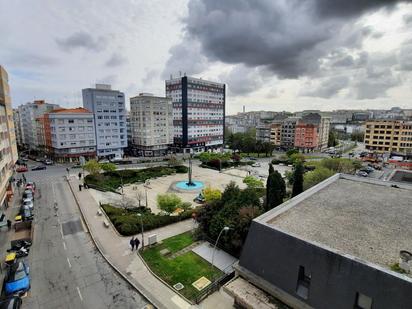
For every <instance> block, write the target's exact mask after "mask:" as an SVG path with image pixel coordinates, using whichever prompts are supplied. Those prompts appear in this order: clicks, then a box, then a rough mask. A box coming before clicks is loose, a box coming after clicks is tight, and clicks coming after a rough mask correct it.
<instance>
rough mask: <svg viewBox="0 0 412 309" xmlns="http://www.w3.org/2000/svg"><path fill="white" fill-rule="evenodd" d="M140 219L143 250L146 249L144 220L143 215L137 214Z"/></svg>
mask: <svg viewBox="0 0 412 309" xmlns="http://www.w3.org/2000/svg"><path fill="white" fill-rule="evenodd" d="M136 215H137V216H138V217H140V224H141V230H142V250H143V248H144V233H143V218H142V214H141V213H138V214H136Z"/></svg>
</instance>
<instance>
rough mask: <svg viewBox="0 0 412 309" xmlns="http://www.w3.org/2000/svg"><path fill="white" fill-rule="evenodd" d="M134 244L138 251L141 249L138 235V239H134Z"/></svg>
mask: <svg viewBox="0 0 412 309" xmlns="http://www.w3.org/2000/svg"><path fill="white" fill-rule="evenodd" d="M134 245H135V247H136V251H137V250H138V249H139V245H140V241H139V239H138V238H137V237H136V239H135V240H134Z"/></svg>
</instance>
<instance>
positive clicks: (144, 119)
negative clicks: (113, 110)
mask: <svg viewBox="0 0 412 309" xmlns="http://www.w3.org/2000/svg"><path fill="white" fill-rule="evenodd" d="M130 130H131V144H132V149H133V154H134V155H137V156H145V157H146V156H162V155H165V154H167V152H168V149H169V146H171V145H172V144H173V105H172V99H171V98H164V97H156V96H153V95H152V94H148V93H141V94H139V95H138V96H136V97H132V98H130Z"/></svg>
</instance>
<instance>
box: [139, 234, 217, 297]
mask: <svg viewBox="0 0 412 309" xmlns="http://www.w3.org/2000/svg"><path fill="white" fill-rule="evenodd" d="M193 242H194V239H193V236H192V234H191V233H190V232H187V233H183V234H180V235H177V236H173V237H171V238H168V239H165V240H163V242H162V243H161V244H160V245H157V246H155V247H153V248H150V249H146V250H145V251H143V253H142V256H143V258H144V260H145V261H146V263H147V264H148V265H149V267H150V268H151V270H152V271H153V272H154V273H156V274H157V275H158V276H159V277H161V278H162V279H163V280H164V281H166V282H167V283H168V284H169V285H170V286H173V285H174V284H176V283H178V282H180V283H182V284H183V285H184V288H183V289H182V290H180V291H179V292H180V293H182V294H183V295H184V296H185V297H186V298H188V299H192V300H193V299H194V298H195V296H196V295H197V294H198V293H199V292H198V290H197V289H195V288H194V287H193V286H192V283H193V282H195V281H196V280H198V279H199V278H200V277H203V276H204V277H206V278H208V279H209V280H210V281H212V280H211V279H212V276H213V277H214V278H218V277H220V276H221V275H222V272H221V271H220V270H218V269H217V268H215V267H213V269H211V265H210V263H208V262H207V261H205V260H204V259H202V258H201V257H200V256H198V255H197V254H195V253H193V252H192V251H189V252H187V253H185V254H183V255H180V256H178V257H176V258H174V259H169V258H167V257H164V256H162V255H161V254H160V250H162V249H166V248H167V249H169V251H170V252H172V253H173V252H177V251H180V250H181V249H183V248H185V247H187V246H189V245H190V244H192V243H193Z"/></svg>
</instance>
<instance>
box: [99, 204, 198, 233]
mask: <svg viewBox="0 0 412 309" xmlns="http://www.w3.org/2000/svg"><path fill="white" fill-rule="evenodd" d="M101 206H102V208H103V210H104V211H105V213H106V214H107V216H108V217H109V219H110V220H111V221H112V223H113V225H114V227H115V228H116V230H117V231H118V232H119V233H120V234H121V235H123V236H131V235H135V234H138V233H141V232H142V231H141V222H140V217H138V216H137V214H138V213H140V214H142V217H141V218H142V220H143V229H144V231H150V230H153V229H156V228H159V227H162V226H166V225H169V224H172V223H176V222H180V221H182V220H186V219H189V218H192V215H193V213H194V209H190V210H187V211H185V212H183V213H181V214H180V215H179V216H168V215H160V214H157V215H155V214H153V213H152V212H151V211H150V209H148V208H144V207H140V208H132V209H130V208H129V209H124V208H118V207H114V206H112V205H110V204H103V205H101Z"/></svg>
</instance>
